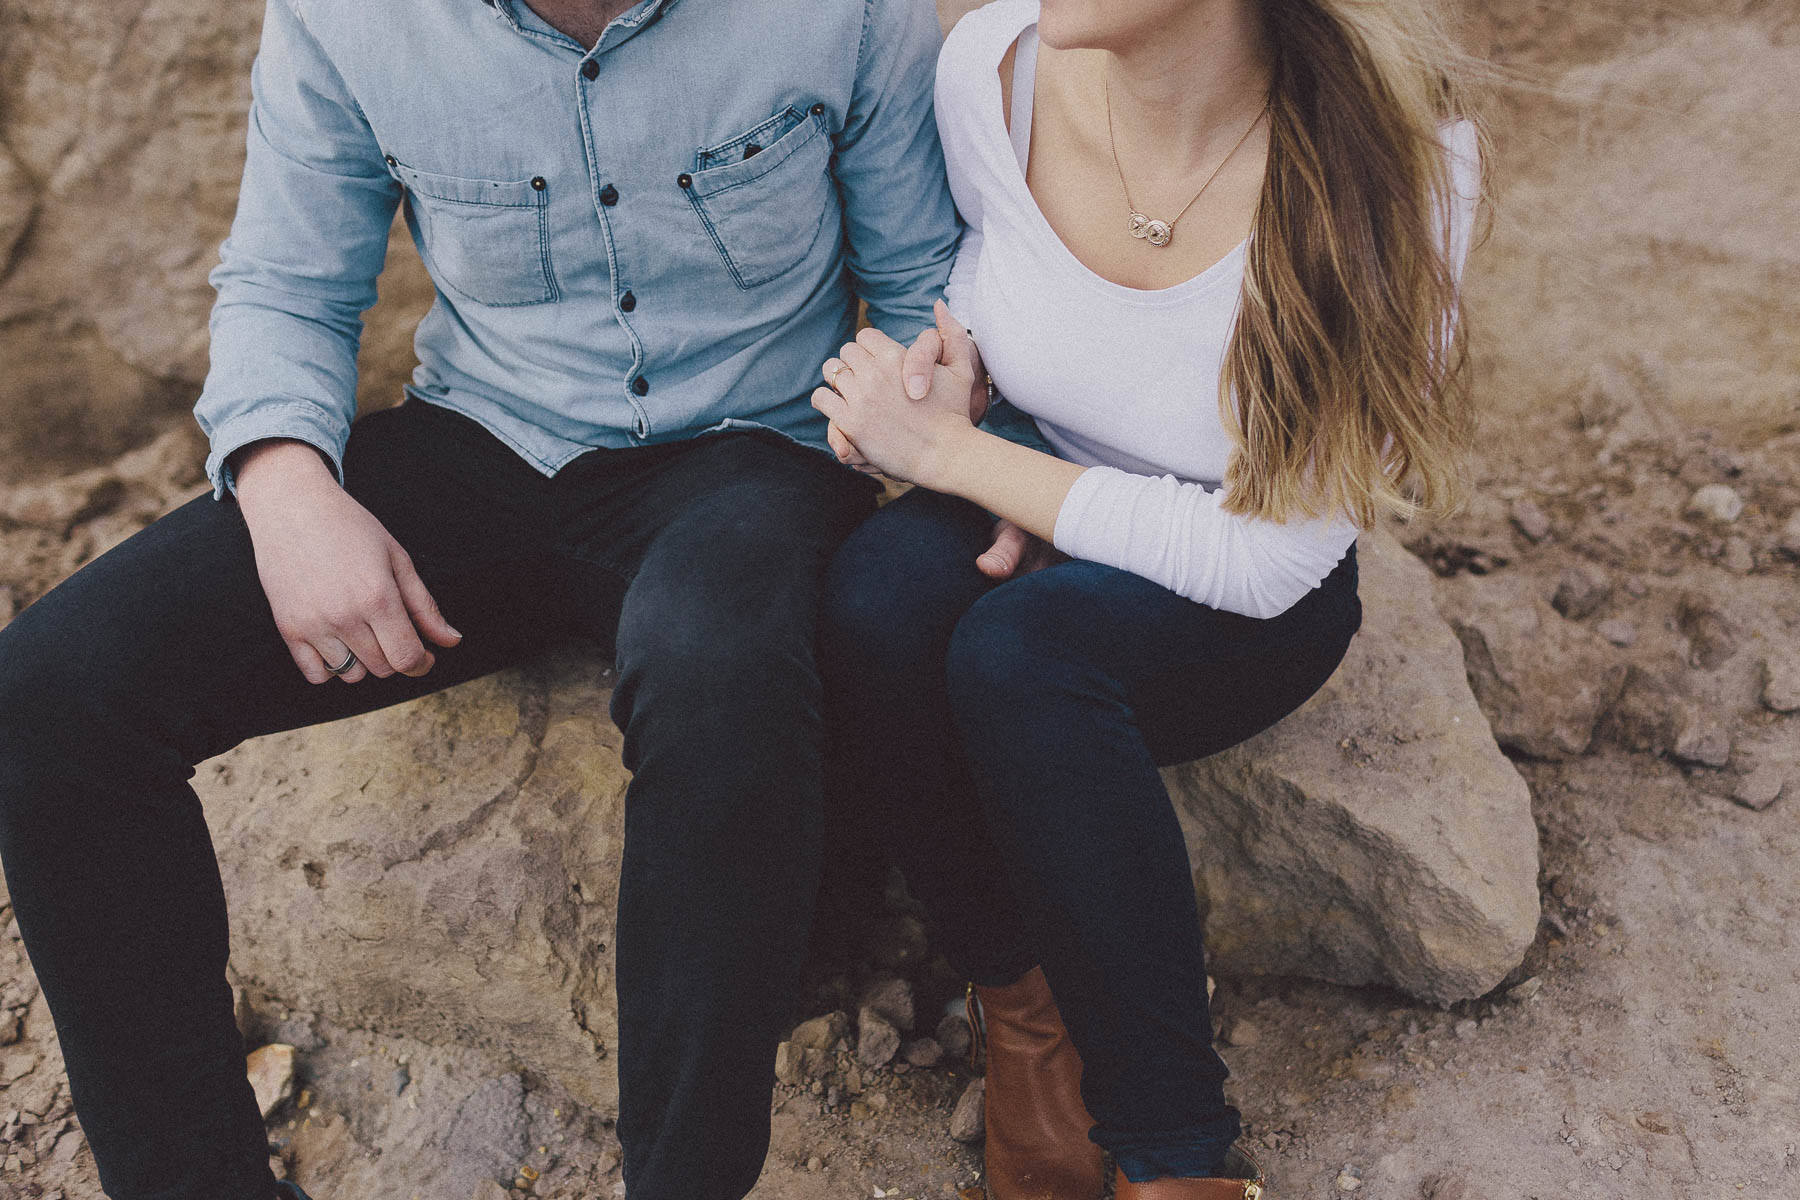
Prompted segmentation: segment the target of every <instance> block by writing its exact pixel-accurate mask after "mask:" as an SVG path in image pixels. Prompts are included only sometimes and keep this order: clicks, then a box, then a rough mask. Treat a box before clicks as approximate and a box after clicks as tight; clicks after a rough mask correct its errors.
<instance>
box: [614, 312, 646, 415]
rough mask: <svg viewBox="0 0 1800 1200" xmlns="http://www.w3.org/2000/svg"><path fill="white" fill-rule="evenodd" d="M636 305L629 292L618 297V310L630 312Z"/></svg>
mask: <svg viewBox="0 0 1800 1200" xmlns="http://www.w3.org/2000/svg"><path fill="white" fill-rule="evenodd" d="M636 307H637V297H636V296H634V295H632V294H631V293H630V292H626V293H625V294H624V295H623V296H620V297H619V311H620V312H630V311H632V310H633V309H635V308H636ZM638 382H639V383H642V382H643V380H641V379H640V380H638ZM638 395H640V396H641V395H643V393H642V392H639V393H638Z"/></svg>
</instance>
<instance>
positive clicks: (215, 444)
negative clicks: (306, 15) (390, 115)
mask: <svg viewBox="0 0 1800 1200" xmlns="http://www.w3.org/2000/svg"><path fill="white" fill-rule="evenodd" d="M250 90H251V104H250V118H249V129H248V134H247V138H246V150H245V160H244V175H243V182H242V184H241V186H240V189H239V193H238V206H237V212H236V215H235V216H234V217H233V220H232V225H231V232H230V234H229V236H228V237H227V238H226V240H225V242H224V244H223V245H222V246H221V247H220V252H219V253H220V263H219V265H218V266H217V267H216V268H215V269H214V270H213V272H212V274H211V276H210V277H209V280H210V282H211V283H212V285H213V287H214V288H215V289H216V290H217V292H218V298H217V300H216V302H215V303H214V305H213V310H212V317H211V321H210V329H211V334H212V359H211V368H210V370H209V371H208V373H207V377H206V384H205V387H204V388H203V389H202V391H201V394H200V398H199V400H198V401H197V402H196V404H195V406H194V417H195V419H196V420H197V421H198V422H199V423H200V427H201V429H202V430H203V431H204V432H205V433H206V435H207V438H208V440H209V442H210V443H211V453H210V454H209V455H208V456H207V460H206V473H207V477H208V478H209V479H210V480H211V481H212V484H213V498H214V499H222V498H223V496H224V494H225V492H226V491H227V490H229V491H230V492H231V493H232V494H233V495H234V496H235V495H236V494H237V486H236V480H235V479H234V478H233V472H231V471H230V470H229V469H228V467H227V465H226V461H225V460H226V459H227V457H228V456H229V455H230V454H231V453H232V452H233V451H234V450H237V449H239V448H240V447H242V446H245V445H248V444H249V443H251V442H254V441H257V440H260V439H262V438H271V437H282V438H296V439H298V440H300V441H304V442H307V443H310V444H311V445H313V446H315V447H317V448H318V449H319V450H320V451H321V452H322V453H324V455H325V456H326V458H327V459H328V460H329V461H330V463H331V466H332V470H333V471H334V472H335V473H336V474H337V477H338V480H339V482H340V483H341V482H342V481H343V452H344V445H345V443H346V442H347V441H348V439H349V434H350V422H351V420H352V418H353V417H354V416H355V412H356V351H357V346H358V345H359V343H360V342H361V339H362V313H363V312H364V311H365V310H367V309H368V308H369V307H371V306H372V305H373V304H374V303H375V297H376V289H375V281H376V278H377V276H379V275H380V273H381V267H382V263H383V261H384V259H385V256H386V252H387V240H388V229H389V227H390V226H391V225H392V224H393V219H394V210H395V208H396V207H397V206H398V204H399V200H400V188H399V185H398V184H397V183H396V182H395V181H394V179H393V178H392V176H390V175H389V174H388V172H387V170H386V164H385V163H384V161H383V159H382V154H381V149H380V147H379V145H378V144H377V143H376V140H375V135H374V133H373V131H372V130H371V129H370V128H369V125H368V122H367V121H366V120H365V119H364V117H363V114H362V112H361V110H360V109H359V108H358V107H357V105H356V102H355V100H354V99H353V98H352V96H351V95H350V93H349V89H348V88H347V87H346V85H345V84H344V81H343V79H342V78H341V77H340V76H339V74H338V72H337V69H336V68H335V67H334V66H333V65H332V63H331V61H330V60H329V59H328V58H327V57H326V55H325V52H324V51H323V49H321V48H320V46H319V44H318V42H317V41H315V40H314V39H313V37H312V35H311V34H310V33H309V32H308V31H307V29H306V26H305V24H304V23H303V21H302V19H301V17H300V15H299V14H298V12H296V11H295V10H294V9H293V8H292V7H291V5H290V2H289V0H269V2H268V5H267V11H266V12H265V14H264V18H263V28H262V41H261V44H260V46H259V47H258V51H257V56H256V60H255V62H254V64H253V65H252V67H251V74H250Z"/></svg>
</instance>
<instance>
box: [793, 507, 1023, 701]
mask: <svg viewBox="0 0 1800 1200" xmlns="http://www.w3.org/2000/svg"><path fill="white" fill-rule="evenodd" d="M992 538H993V517H991V516H990V515H989V514H988V513H986V512H985V511H984V510H982V509H981V508H980V507H979V506H978V505H975V504H971V503H970V502H968V501H967V500H962V499H959V498H957V497H955V496H946V495H943V494H941V493H938V492H931V491H927V490H925V489H924V488H914V489H913V490H912V491H910V492H908V493H906V494H905V495H904V496H901V497H900V498H899V499H897V500H894V501H892V502H891V503H889V504H888V505H886V506H885V507H884V508H882V509H881V510H880V511H879V512H877V513H875V514H874V515H873V516H871V517H870V518H869V519H868V520H866V521H864V522H863V523H862V524H861V525H860V526H858V527H857V529H856V531H855V532H854V533H852V534H851V535H850V536H849V538H847V539H846V540H845V541H844V543H843V545H841V546H840V547H839V548H838V551H837V553H836V555H835V556H834V557H833V559H832V562H831V568H830V571H829V573H828V574H827V578H826V589H825V616H824V638H823V644H822V653H823V656H824V660H825V661H824V666H825V668H826V670H827V671H828V672H832V671H834V670H835V671H840V672H841V671H844V670H853V671H855V672H857V673H859V674H860V673H862V672H865V671H875V672H881V673H889V672H900V673H904V674H907V675H917V674H919V673H921V672H929V673H930V674H931V675H933V676H935V677H937V678H939V679H941V678H942V674H943V661H944V649H945V647H946V646H947V645H948V644H949V640H950V633H951V630H952V629H954V628H955V626H956V622H957V619H958V618H960V617H961V616H962V615H963V613H965V612H966V611H968V608H969V606H970V605H971V604H973V603H975V601H976V600H978V599H979V598H980V597H981V596H982V595H984V594H985V593H987V592H988V591H989V590H991V589H992V588H993V586H994V584H993V581H992V580H990V579H988V578H987V576H985V575H983V574H982V573H981V572H980V570H979V569H977V568H976V566H975V559H976V557H977V556H978V555H979V554H980V553H981V552H982V551H983V550H985V549H987V547H988V545H989V544H990V543H991V541H992ZM859 682H862V683H866V684H873V683H875V682H876V681H875V680H873V679H867V678H865V679H862V680H859Z"/></svg>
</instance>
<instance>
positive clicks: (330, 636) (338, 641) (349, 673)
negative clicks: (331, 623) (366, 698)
mask: <svg viewBox="0 0 1800 1200" xmlns="http://www.w3.org/2000/svg"><path fill="white" fill-rule="evenodd" d="M310 644H311V646H312V651H313V653H314V654H316V655H318V657H319V665H320V668H321V669H323V670H324V671H325V678H326V679H336V680H337V681H339V682H340V683H355V682H357V681H358V680H359V679H366V678H368V675H369V669H368V668H367V667H365V666H363V661H362V655H360V654H356V661H355V662H353V663H351V664H350V665H349V666H348V667H346V668H345V669H344V670H342V671H333V670H330V669H329V667H328V666H327V664H330V663H341V662H343V661H344V651H346V650H349V651H350V652H351V653H352V654H355V653H356V652H355V650H354V649H352V647H351V645H350V643H349V642H348V641H347V640H345V639H344V638H342V637H340V636H338V634H337V632H336V631H335V630H327V631H326V632H324V633H322V634H318V635H316V636H314V637H313V638H312V640H311V643H310Z"/></svg>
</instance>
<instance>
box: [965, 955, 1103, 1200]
mask: <svg viewBox="0 0 1800 1200" xmlns="http://www.w3.org/2000/svg"><path fill="white" fill-rule="evenodd" d="M969 991H970V993H971V996H972V998H973V999H974V1000H975V1001H977V1002H978V1003H979V1004H980V1007H981V1014H982V1016H983V1018H985V1020H986V1024H987V1034H986V1037H987V1056H988V1060H987V1151H986V1157H987V1164H986V1177H987V1194H988V1200H1100V1196H1101V1194H1102V1193H1103V1192H1104V1191H1105V1190H1106V1172H1105V1169H1104V1166H1103V1164H1102V1161H1101V1151H1100V1147H1099V1146H1097V1145H1095V1144H1094V1143H1093V1142H1092V1141H1090V1140H1089V1139H1088V1130H1090V1129H1092V1128H1093V1127H1094V1119H1093V1118H1092V1117H1090V1116H1088V1111H1087V1106H1086V1105H1084V1104H1082V1102H1081V1056H1080V1055H1079V1054H1077V1053H1076V1052H1075V1044H1074V1043H1073V1042H1071V1041H1070V1040H1069V1031H1068V1030H1067V1029H1066V1028H1064V1026H1063V1021H1062V1015H1061V1014H1060V1013H1058V1012H1057V1011H1056V1001H1055V1000H1054V999H1052V998H1051V996H1050V985H1049V983H1047V982H1046V981H1045V979H1044V972H1043V970H1042V969H1041V968H1038V967H1033V968H1032V969H1031V971H1030V972H1029V973H1028V974H1027V975H1026V976H1025V977H1024V978H1023V979H1021V980H1019V981H1018V982H1017V983H1013V984H1008V985H1007V986H1006V987H971V988H970V989H969ZM970 1024H971V1025H974V1014H973V1012H971V1014H970ZM976 1030H977V1032H978V1033H979V1027H978V1026H977V1027H976ZM972 1049H973V1048H972Z"/></svg>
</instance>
